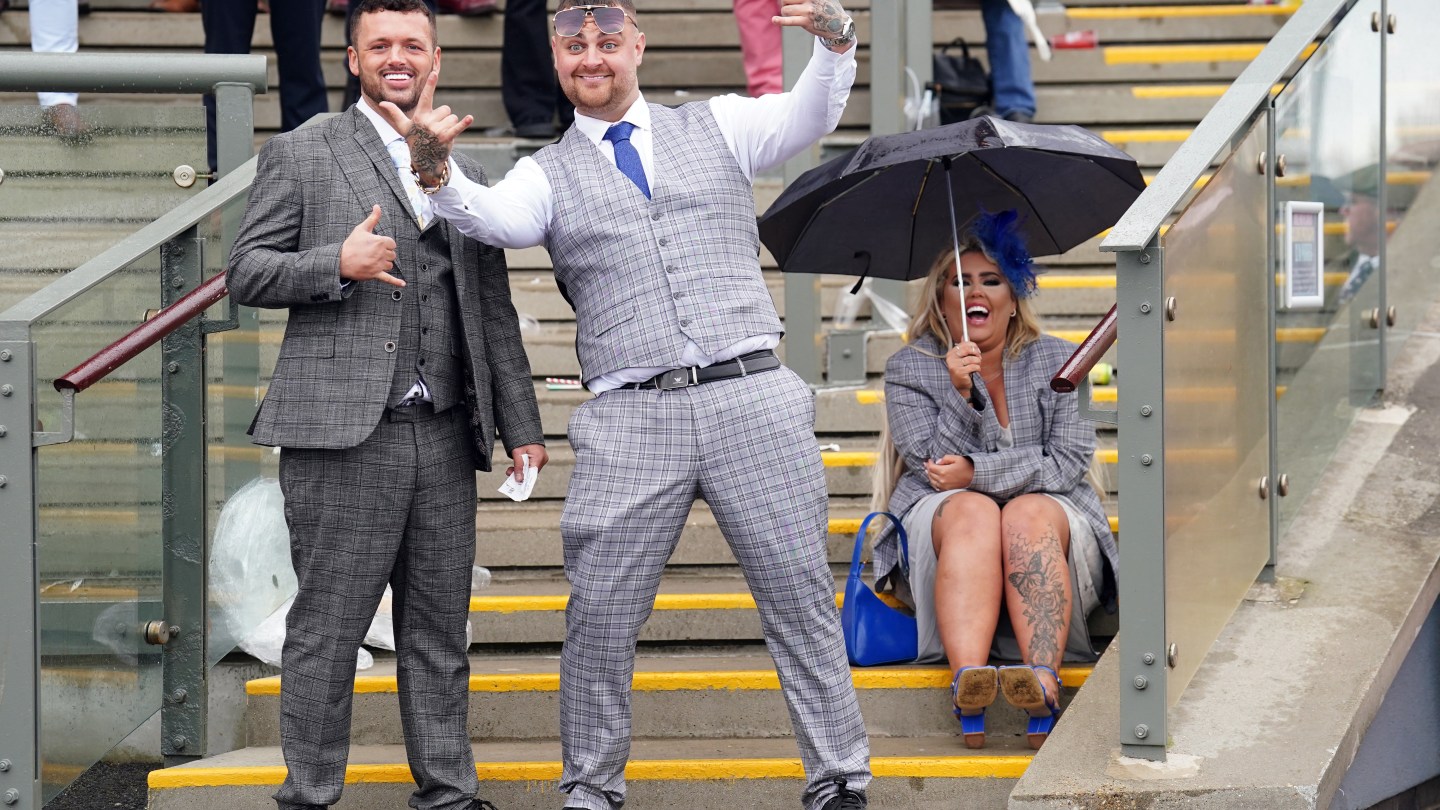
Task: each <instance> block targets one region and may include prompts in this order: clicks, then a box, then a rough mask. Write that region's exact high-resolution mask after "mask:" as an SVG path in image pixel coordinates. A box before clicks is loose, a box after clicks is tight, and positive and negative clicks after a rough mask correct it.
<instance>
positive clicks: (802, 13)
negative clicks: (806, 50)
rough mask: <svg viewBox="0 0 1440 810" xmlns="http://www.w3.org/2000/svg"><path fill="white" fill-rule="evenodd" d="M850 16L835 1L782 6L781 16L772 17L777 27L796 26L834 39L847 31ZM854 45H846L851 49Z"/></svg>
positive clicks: (813, 0) (816, 1) (817, 0)
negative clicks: (847, 21) (846, 26)
mask: <svg viewBox="0 0 1440 810" xmlns="http://www.w3.org/2000/svg"><path fill="white" fill-rule="evenodd" d="M849 16H850V15H848V14H846V13H845V9H843V8H841V7H840V4H839V3H837V2H835V0H806V1H805V2H803V3H785V4H783V5H781V6H780V16H778V17H771V18H770V21H771V22H773V23H775V24H776V25H794V26H799V27H800V28H804V29H805V30H806V31H809V32H810V33H811V34H814V35H815V36H817V37H823V38H824V39H834V38H836V37H838V36H840V32H841V31H843V30H844V29H845V20H846V19H847V18H848V17H849ZM853 44H854V43H846V45H845V47H846V48H849V47H850V46H852V45H853Z"/></svg>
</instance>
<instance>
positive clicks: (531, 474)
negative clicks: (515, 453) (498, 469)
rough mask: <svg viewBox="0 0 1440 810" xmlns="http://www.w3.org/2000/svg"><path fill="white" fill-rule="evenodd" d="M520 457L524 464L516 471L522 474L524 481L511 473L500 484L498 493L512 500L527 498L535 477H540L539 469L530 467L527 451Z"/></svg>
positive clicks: (533, 485) (532, 487)
mask: <svg viewBox="0 0 1440 810" xmlns="http://www.w3.org/2000/svg"><path fill="white" fill-rule="evenodd" d="M520 458H521V459H522V460H523V461H524V466H523V467H522V468H521V469H520V470H518V471H517V472H522V473H523V474H524V476H525V481H524V482H523V483H522V482H520V481H516V480H515V476H513V475H511V476H507V477H506V478H505V483H503V484H501V485H500V494H501V495H504V496H505V497H507V498H509V499H510V500H512V501H523V500H525V499H527V498H529V497H530V493H531V492H532V491H534V489H535V479H537V478H539V477H540V471H539V470H536V469H532V468H531V467H530V454H529V453H525V454H523V455H522V456H521V457H520Z"/></svg>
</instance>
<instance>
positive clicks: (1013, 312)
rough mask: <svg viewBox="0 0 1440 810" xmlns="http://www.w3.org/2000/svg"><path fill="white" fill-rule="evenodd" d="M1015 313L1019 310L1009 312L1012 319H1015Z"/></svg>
mask: <svg viewBox="0 0 1440 810" xmlns="http://www.w3.org/2000/svg"><path fill="white" fill-rule="evenodd" d="M1016 312H1019V310H1016V309H1012V310H1010V317H1012V318H1013V317H1015V313H1016Z"/></svg>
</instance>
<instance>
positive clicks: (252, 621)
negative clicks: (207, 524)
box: [209, 478, 296, 666]
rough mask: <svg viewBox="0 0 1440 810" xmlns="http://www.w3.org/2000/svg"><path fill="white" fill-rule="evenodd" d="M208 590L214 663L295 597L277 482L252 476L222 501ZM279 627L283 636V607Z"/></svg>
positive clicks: (213, 546)
mask: <svg viewBox="0 0 1440 810" xmlns="http://www.w3.org/2000/svg"><path fill="white" fill-rule="evenodd" d="M209 589H210V599H209V602H210V607H209V613H210V615H209V623H210V645H209V646H210V649H209V659H210V660H209V663H210V665H211V666H213V665H214V664H215V663H216V662H218V661H219V660H220V659H221V658H223V657H225V655H226V654H228V653H229V652H230V651H231V650H232V649H234V648H235V647H236V645H238V644H239V643H240V641H241V640H242V639H245V638H246V637H247V636H248V635H250V634H251V632H252V631H253V630H254V629H256V628H257V627H258V626H260V625H261V624H262V623H264V622H266V620H267V618H268V617H271V616H272V615H273V614H274V613H275V612H276V610H277V609H279V608H280V607H281V606H282V605H285V604H287V600H289V599H291V598H293V597H294V595H295V589H296V581H295V571H294V569H293V568H291V566H290V530H289V528H288V527H287V526H286V524H285V498H284V496H283V495H281V494H280V482H279V481H277V480H275V479H273V478H256V479H254V480H252V481H250V482H249V483H247V484H246V485H245V486H243V487H241V488H240V489H239V490H238V491H237V492H236V493H235V494H234V495H232V496H231V497H230V499H229V500H228V501H226V502H225V506H224V507H223V508H222V509H221V510H220V517H219V519H218V520H217V521H216V524H215V536H214V539H213V540H212V541H211V543H210V562H209ZM280 631H281V632H280V638H281V639H282V640H283V637H284V611H281V624H280ZM277 650H278V645H277ZM278 658H279V655H278V652H277V654H276V659H277V660H278Z"/></svg>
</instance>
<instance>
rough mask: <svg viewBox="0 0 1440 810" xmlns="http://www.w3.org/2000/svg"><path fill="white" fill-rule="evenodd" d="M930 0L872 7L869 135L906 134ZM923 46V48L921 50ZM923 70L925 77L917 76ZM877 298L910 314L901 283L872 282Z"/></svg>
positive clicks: (885, 1) (884, 0)
mask: <svg viewBox="0 0 1440 810" xmlns="http://www.w3.org/2000/svg"><path fill="white" fill-rule="evenodd" d="M929 40H930V3H929V0H881V2H877V3H872V4H871V6H870V134H871V135H891V134H894V133H896V132H904V131H905V130H906V129H907V128H908V126H907V122H906V120H905V93H906V89H907V88H908V87H909V84H910V82H909V79H908V78H906V76H905V68H906V66H907V65H908V66H910V67H911V68H912V69H914V70H916V71H917V75H920V80H921V81H922V82H923V81H926V80H927V79H928V77H929V75H930V68H931V58H930V44H929ZM922 45H923V49H922ZM922 53H923V58H921V54H922ZM920 63H923V65H924V73H923V75H922V74H920V73H919V71H920V67H918V66H917V65H919V64H920ZM870 291H871V292H872V293H874V294H875V295H878V296H880V297H881V298H884V299H885V300H886V301H890V302H892V303H895V304H897V305H899V307H900V308H901V309H903V310H906V311H909V309H910V307H909V306H908V303H907V301H906V296H905V283H904V282H903V281H893V280H890V279H878V278H877V279H875V280H873V281H871V282H870Z"/></svg>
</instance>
